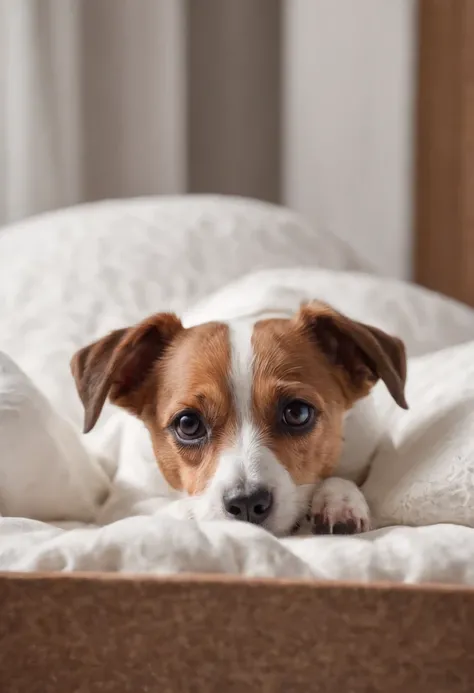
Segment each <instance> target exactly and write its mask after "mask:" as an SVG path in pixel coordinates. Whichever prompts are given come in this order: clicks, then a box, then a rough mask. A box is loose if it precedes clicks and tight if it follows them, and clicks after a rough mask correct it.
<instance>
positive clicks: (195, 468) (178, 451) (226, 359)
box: [143, 323, 236, 494]
mask: <svg viewBox="0 0 474 693" xmlns="http://www.w3.org/2000/svg"><path fill="white" fill-rule="evenodd" d="M229 369H230V346H229V339H228V327H227V326H226V325H224V324H221V323H207V324H205V325H199V326H197V327H193V328H190V329H189V330H185V331H183V333H182V334H180V335H179V336H178V338H177V339H176V340H175V341H174V343H173V345H172V347H171V349H170V350H169V351H168V352H167V354H166V357H165V358H164V359H163V360H162V361H160V362H159V363H157V365H156V368H155V370H154V373H153V374H152V382H153V389H154V390H155V392H156V401H155V403H154V405H153V406H152V407H147V408H146V410H145V411H144V413H143V420H144V422H145V424H146V426H147V428H148V430H149V431H150V435H151V438H152V442H153V448H154V451H155V454H156V457H157V459H158V461H159V464H160V467H161V469H162V471H163V474H164V476H165V477H166V479H167V481H168V483H170V484H171V485H172V486H173V487H174V488H176V489H184V490H186V491H187V492H188V493H190V494H197V493H200V492H202V491H203V490H204V488H205V487H206V485H207V483H208V482H209V480H210V478H211V477H212V475H213V474H214V471H215V468H216V465H217V461H218V457H219V454H220V451H221V449H222V447H223V445H225V444H226V443H227V444H228V441H229V440H230V439H231V438H232V437H233V435H234V434H235V429H236V419H235V408H234V406H233V402H232V395H231V391H230V383H229ZM185 409H193V410H195V411H197V412H199V413H200V414H201V415H202V417H203V419H204V420H205V421H206V423H207V425H208V426H209V428H210V430H211V431H212V434H211V437H210V440H209V441H208V442H206V443H205V444H203V445H200V446H199V445H181V444H180V443H178V442H177V441H176V439H175V437H174V435H173V433H172V432H171V431H170V425H171V423H172V421H173V419H174V417H175V416H176V415H177V414H178V413H179V412H180V411H183V410H185Z"/></svg>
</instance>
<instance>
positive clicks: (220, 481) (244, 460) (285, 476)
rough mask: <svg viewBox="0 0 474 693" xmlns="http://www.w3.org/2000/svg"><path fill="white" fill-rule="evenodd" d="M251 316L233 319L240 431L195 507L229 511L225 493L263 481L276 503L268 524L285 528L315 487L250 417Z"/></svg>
mask: <svg viewBox="0 0 474 693" xmlns="http://www.w3.org/2000/svg"><path fill="white" fill-rule="evenodd" d="M253 325H254V322H253V321H243V320H242V321H236V322H232V323H230V324H229V339H230V346H231V368H230V385H231V389H232V394H233V399H234V406H235V409H236V414H237V421H238V431H237V435H236V437H235V439H234V440H232V441H229V446H228V447H227V448H225V449H224V450H223V452H222V454H221V457H220V459H219V463H218V465H217V469H216V472H215V474H214V476H213V478H212V480H211V482H210V484H209V486H208V488H207V489H206V492H205V493H204V494H203V496H202V497H201V499H200V503H199V504H198V505H197V506H196V508H195V511H197V515H198V516H199V517H200V518H201V519H211V517H212V518H213V519H217V518H219V517H225V512H224V508H223V502H222V499H223V496H224V495H225V494H226V493H229V492H230V493H232V492H235V493H250V492H251V491H252V489H256V488H257V487H265V488H267V489H269V490H270V491H271V492H272V493H273V509H272V511H271V514H270V516H269V517H268V519H267V520H266V521H265V523H264V526H265V527H266V528H267V529H269V530H270V531H272V532H273V533H275V534H284V533H286V532H288V531H289V530H291V528H292V526H293V525H294V524H295V523H296V522H297V520H298V519H299V518H300V517H301V515H302V514H304V512H305V509H306V508H307V507H308V502H309V497H310V493H311V487H307V486H299V487H298V486H296V484H295V483H294V482H293V480H292V478H291V475H290V474H289V473H288V471H287V470H286V469H285V467H284V466H283V465H282V464H281V463H280V462H279V461H278V459H277V458H276V457H275V455H274V454H273V453H272V451H271V450H269V449H268V448H267V447H266V446H265V445H263V444H262V442H261V439H260V434H259V431H258V428H257V427H256V425H255V422H254V421H253V417H252V383H253V360H254V353H253V347H252V333H253Z"/></svg>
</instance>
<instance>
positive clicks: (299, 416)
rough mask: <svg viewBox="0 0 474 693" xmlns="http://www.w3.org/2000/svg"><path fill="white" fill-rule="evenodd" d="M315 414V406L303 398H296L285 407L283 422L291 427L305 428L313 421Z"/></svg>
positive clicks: (282, 416)
mask: <svg viewBox="0 0 474 693" xmlns="http://www.w3.org/2000/svg"><path fill="white" fill-rule="evenodd" d="M314 416H315V412H314V407H312V406H311V405H310V404H307V403H306V402H303V400H301V399H294V400H292V401H291V402H287V403H286V404H285V406H284V407H283V411H282V415H281V422H282V424H283V425H284V426H285V427H286V428H289V429H305V428H308V426H310V425H311V424H312V423H313V421H314Z"/></svg>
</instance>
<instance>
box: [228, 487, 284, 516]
mask: <svg viewBox="0 0 474 693" xmlns="http://www.w3.org/2000/svg"><path fill="white" fill-rule="evenodd" d="M272 505H273V494H272V493H271V491H268V490H267V489H265V488H259V489H257V490H256V491H253V492H252V493H250V494H243V493H238V494H235V493H234V494H232V493H229V494H227V495H226V496H224V508H225V510H226V513H227V514H228V515H229V517H233V518H235V519H236V520H243V521H244V522H251V523H252V524H254V525H261V524H262V522H263V521H264V520H266V518H267V517H268V516H269V514H270V510H271V509H272Z"/></svg>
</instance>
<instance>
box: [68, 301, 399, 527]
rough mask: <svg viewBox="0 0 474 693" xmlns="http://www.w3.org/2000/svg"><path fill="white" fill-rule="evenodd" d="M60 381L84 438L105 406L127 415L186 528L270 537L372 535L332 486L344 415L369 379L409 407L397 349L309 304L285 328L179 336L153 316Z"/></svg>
mask: <svg viewBox="0 0 474 693" xmlns="http://www.w3.org/2000/svg"><path fill="white" fill-rule="evenodd" d="M71 369H72V373H73V375H74V378H75V381H76V386H77V390H78V393H79V396H80V398H81V400H82V403H83V405H84V410H85V423H84V431H85V432H88V431H90V430H91V429H92V428H93V427H94V425H95V424H96V422H97V420H98V418H99V415H100V413H101V410H102V407H103V406H104V403H105V401H106V399H107V397H108V398H109V399H110V401H111V402H112V403H113V404H115V405H118V406H119V407H123V408H124V409H126V410H127V411H128V412H130V413H131V414H133V415H135V416H137V417H139V418H140V419H141V420H142V421H143V423H144V424H145V427H146V428H147V429H148V431H149V434H150V436H151V440H152V445H153V450H154V453H155V456H156V460H157V462H158V465H159V467H160V469H161V471H162V473H163V475H164V477H165V478H166V480H167V482H168V483H169V484H170V485H171V486H172V487H173V488H174V489H176V490H179V491H183V492H184V493H185V494H186V497H187V498H189V502H190V503H191V505H190V506H189V507H190V508H191V511H190V512H191V514H192V515H193V516H194V517H196V518H197V519H201V520H209V519H224V518H230V519H234V520H244V521H247V522H251V523H254V524H257V525H261V526H262V527H264V528H265V529H267V530H269V531H270V532H273V533H274V534H276V535H279V536H281V535H285V534H289V533H291V532H292V530H293V529H294V528H295V527H297V526H298V524H299V523H300V521H301V520H302V518H304V517H305V516H308V515H309V517H310V519H311V521H312V523H313V528H314V531H317V532H320V531H328V532H335V533H352V532H362V531H367V530H368V529H369V528H370V513H369V508H368V506H367V503H366V501H365V498H364V496H363V494H362V492H361V491H360V489H359V488H358V486H357V485H356V483H354V481H352V480H348V479H343V478H338V477H335V476H333V475H334V472H335V471H336V470H337V465H338V461H339V458H340V455H341V447H342V439H343V429H344V420H345V418H346V416H347V413H348V412H349V411H350V410H351V408H352V407H353V406H354V405H355V403H356V402H358V401H359V400H361V399H362V398H366V396H367V395H368V394H369V393H370V391H371V389H372V387H373V386H374V384H375V383H376V382H377V381H378V380H379V379H380V380H382V381H383V382H384V383H385V386H386V387H387V389H388V391H389V393H390V395H391V396H392V397H393V399H394V400H395V402H396V403H397V404H398V405H399V406H400V407H402V408H405V409H406V408H407V404H406V401H405V395H404V386H405V378H406V356H405V348H404V345H403V342H402V341H400V340H399V339H397V338H395V337H392V336H389V335H387V334H385V332H382V331H381V330H379V329H377V328H375V327H371V326H369V325H365V324H362V323H360V322H356V321H354V320H351V319H349V318H348V317H345V316H344V315H342V314H341V313H339V312H337V311H336V310H334V309H332V308H331V307H329V306H327V305H326V304H323V303H320V302H310V303H308V304H306V305H302V306H301V307H300V309H299V310H298V311H297V312H296V313H294V314H293V315H291V316H289V317H272V316H271V317H262V316H258V318H257V319H256V320H255V318H252V319H249V318H248V317H247V318H241V319H235V320H234V319H232V320H231V321H230V322H204V323H203V324H197V325H193V326H192V327H188V328H185V327H184V326H183V324H182V323H181V321H180V320H179V318H178V317H176V315H174V314H171V313H159V314H156V315H153V316H151V317H150V318H148V319H146V320H144V321H143V322H141V323H139V324H138V325H135V326H133V327H129V328H125V329H120V330H116V331H115V332H112V333H111V334H109V335H108V336H106V337H104V338H103V339H100V340H99V341H97V342H95V343H93V344H91V345H89V346H86V347H84V348H83V349H81V350H80V351H78V352H77V353H76V354H75V355H74V357H73V358H72V361H71ZM369 399H370V398H369Z"/></svg>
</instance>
